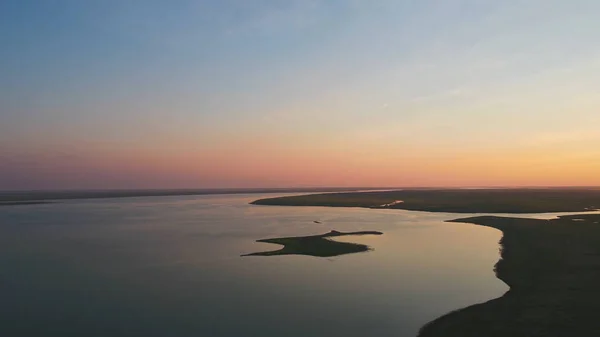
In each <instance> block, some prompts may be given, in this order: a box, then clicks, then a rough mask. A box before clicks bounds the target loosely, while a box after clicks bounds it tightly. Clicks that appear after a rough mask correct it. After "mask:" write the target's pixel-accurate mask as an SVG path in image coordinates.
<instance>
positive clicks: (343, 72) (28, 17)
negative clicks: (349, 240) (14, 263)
mask: <svg viewBox="0 0 600 337" xmlns="http://www.w3.org/2000/svg"><path fill="white" fill-rule="evenodd" d="M598 13H600V1H596V0H572V1H564V0H504V1H492V0H490V1H486V0H380V1H367V0H344V1H342V0H331V1H325V0H287V1H283V0H280V1H277V0H272V1H267V0H253V1H245V0H237V1H234V0H213V1H208V0H205V1H191V0H185V1H184V0H181V1H175V0H172V1H159V0H143V1H142V0H129V1H121V0H88V1H80V0H46V1H39V0H38V1H32V0H3V1H0V189H4V190H21V189H104V188H111V189H112V188H219V187H223V188H232V187H310V186H342V187H343V186H371V187H391V186H393V187H402V186H407V187H408V186H444V187H449V186H565V185H569V186H573V185H585V186H591V185H600V173H599V172H600V127H599V126H600V43H598V41H600V20H598Z"/></svg>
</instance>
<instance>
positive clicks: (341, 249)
mask: <svg viewBox="0 0 600 337" xmlns="http://www.w3.org/2000/svg"><path fill="white" fill-rule="evenodd" d="M381 234H383V233H382V232H377V231H361V232H338V231H336V230H332V231H331V232H329V233H325V234H321V235H310V236H295V237H284V238H273V239H263V240H257V242H265V243H274V244H278V245H283V248H281V249H279V250H273V251H267V252H258V253H251V254H244V255H242V256H276V255H309V256H316V257H332V256H338V255H344V254H352V253H360V252H366V251H369V250H370V248H369V246H367V245H362V244H358V243H348V242H338V241H333V240H330V238H334V237H339V236H348V235H381Z"/></svg>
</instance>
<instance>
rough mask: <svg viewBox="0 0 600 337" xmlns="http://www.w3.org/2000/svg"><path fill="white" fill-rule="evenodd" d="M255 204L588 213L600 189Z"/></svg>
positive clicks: (401, 193)
mask: <svg viewBox="0 0 600 337" xmlns="http://www.w3.org/2000/svg"><path fill="white" fill-rule="evenodd" d="M252 204H254V205H270V206H327V207H363V208H384V209H404V210H409V211H427V212H446V213H548V212H586V211H593V210H596V209H598V208H600V189H593V188H561V189H539V188H538V189H526V188H521V189H479V190H468V189H437V190H436V189H428V190H424V189H413V190H396V191H376V192H345V193H321V194H308V195H297V196H287V197H276V198H266V199H260V200H255V201H253V202H252Z"/></svg>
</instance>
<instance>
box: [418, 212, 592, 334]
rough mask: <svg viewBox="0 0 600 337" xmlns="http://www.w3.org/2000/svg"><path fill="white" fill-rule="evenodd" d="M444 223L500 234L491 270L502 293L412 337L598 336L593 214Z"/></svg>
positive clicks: (475, 219)
mask: <svg viewBox="0 0 600 337" xmlns="http://www.w3.org/2000/svg"><path fill="white" fill-rule="evenodd" d="M450 222H464V223H470V224H475V225H481V226H487V227H492V228H496V229H499V230H501V231H502V232H503V237H502V239H501V241H500V244H501V249H502V251H501V259H500V261H499V262H498V263H497V264H496V267H495V269H496V275H497V277H498V278H499V279H501V280H502V281H504V282H505V283H506V284H507V285H508V286H509V287H510V290H509V291H507V292H506V293H505V294H504V295H503V296H502V297H500V298H497V299H493V300H490V301H488V302H485V303H481V304H476V305H472V306H469V307H466V308H464V309H459V310H456V311H454V312H451V313H449V314H447V315H444V316H442V317H440V318H438V319H436V320H434V321H432V322H430V323H428V324H427V325H425V326H424V327H423V328H422V329H421V331H420V333H419V337H438V336H445V337H453V336H463V337H470V336H473V337H475V336H489V337H495V336H511V337H513V336H514V337H521V336H522V337H530V336H550V337H553V336H556V337H559V336H561V337H562V336H579V337H587V336H590V337H592V336H600V320H598V319H597V313H598V312H600V287H599V286H598V285H599V284H600V214H582V215H571V216H562V217H559V218H557V219H552V220H540V219H524V218H510V217H495V216H480V217H472V218H464V219H456V220H450Z"/></svg>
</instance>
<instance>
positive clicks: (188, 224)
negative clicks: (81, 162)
mask: <svg viewBox="0 0 600 337" xmlns="http://www.w3.org/2000/svg"><path fill="white" fill-rule="evenodd" d="M261 197H262V195H260V194H254V195H207V196H185V197H145V198H128V199H105V200H81V201H66V202H61V203H57V204H44V205H26V206H11V207H3V208H2V209H0V299H1V300H0V336H11V337H19V336H27V337H35V336H128V337H129V336H170V337H178V336H206V337H221V336H261V337H264V336H266V337H270V336H277V337H279V336H287V337H295V336H298V337H300V336H303V337H304V336H315V337H318V336H361V337H364V336H380V337H385V336H395V337H403V336H415V335H416V334H417V331H418V329H419V328H420V327H421V326H422V325H423V324H425V323H427V322H429V321H431V320H433V319H435V318H436V317H438V316H440V315H443V314H445V313H447V312H449V311H451V310H454V309H458V308H460V307H464V306H467V305H470V304H474V303H478V302H482V301H486V300H488V299H491V298H495V297H498V296H501V295H502V294H503V293H504V292H505V291H506V290H507V289H508V288H507V286H506V285H505V284H504V283H502V282H501V281H500V280H498V279H496V277H495V276H494V273H493V266H494V264H495V263H496V262H497V260H498V258H499V255H498V240H499V239H500V236H501V233H500V232H499V231H497V230H495V229H491V228H485V227H480V226H473V225H469V224H460V223H444V222H443V220H448V219H453V218H458V217H465V216H468V215H464V214H462V215H450V214H437V213H424V212H410V211H402V210H369V209H353V208H320V207H269V206H252V205H248V202H249V201H252V200H255V199H258V198H261ZM315 220H318V221H320V222H322V223H321V224H317V223H314V222H313V221H315ZM331 229H336V230H340V231H360V230H377V231H382V232H384V235H382V236H361V237H358V236H357V237H343V238H337V239H336V240H338V241H345V242H357V243H365V244H368V245H369V246H371V247H372V248H373V250H372V251H369V252H365V253H358V254H349V255H343V256H338V257H334V258H317V257H310V256H274V257H240V255H241V254H246V253H252V252H257V251H264V250H270V249H278V248H279V247H280V246H277V245H269V244H265V243H256V242H254V241H255V240H257V239H261V238H269V237H280V236H294V235H310V234H322V233H325V232H328V231H330V230H331Z"/></svg>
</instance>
